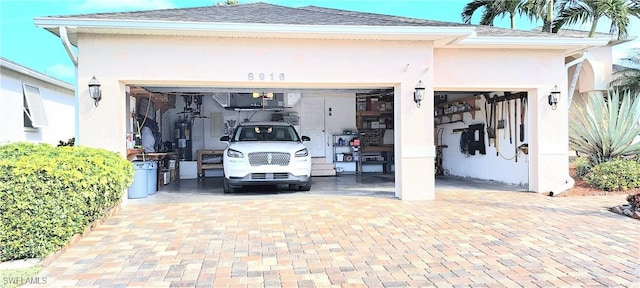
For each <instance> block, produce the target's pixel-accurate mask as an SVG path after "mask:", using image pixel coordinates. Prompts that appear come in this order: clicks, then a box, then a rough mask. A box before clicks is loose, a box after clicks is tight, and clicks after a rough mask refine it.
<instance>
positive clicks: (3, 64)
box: [0, 59, 76, 91]
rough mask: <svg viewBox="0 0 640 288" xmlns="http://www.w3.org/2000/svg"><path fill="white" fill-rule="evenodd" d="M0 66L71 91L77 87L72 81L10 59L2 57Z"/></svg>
mask: <svg viewBox="0 0 640 288" xmlns="http://www.w3.org/2000/svg"><path fill="white" fill-rule="evenodd" d="M0 67H2V69H8V70H12V71H14V72H17V73H21V74H24V75H28V76H30V77H33V78H35V79H38V80H41V81H44V82H47V83H49V84H51V85H55V86H58V87H60V88H63V89H67V90H69V91H75V89H76V88H75V86H73V85H72V84H70V83H67V82H64V81H62V80H58V79H55V78H52V77H50V76H47V75H45V74H42V73H40V72H38V71H35V70H32V69H29V68H27V67H24V66H22V65H19V64H16V63H13V62H11V61H9V60H5V59H0Z"/></svg>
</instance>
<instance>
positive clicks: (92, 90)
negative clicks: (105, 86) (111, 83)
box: [89, 76, 102, 107]
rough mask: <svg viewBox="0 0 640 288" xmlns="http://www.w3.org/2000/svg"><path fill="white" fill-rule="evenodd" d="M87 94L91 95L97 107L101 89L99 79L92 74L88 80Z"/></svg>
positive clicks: (100, 97)
mask: <svg viewBox="0 0 640 288" xmlns="http://www.w3.org/2000/svg"><path fill="white" fill-rule="evenodd" d="M89 96H91V98H92V99H93V101H94V104H95V105H96V107H98V102H100V100H101V99H102V90H100V81H98V79H96V76H93V78H91V80H90V81H89Z"/></svg>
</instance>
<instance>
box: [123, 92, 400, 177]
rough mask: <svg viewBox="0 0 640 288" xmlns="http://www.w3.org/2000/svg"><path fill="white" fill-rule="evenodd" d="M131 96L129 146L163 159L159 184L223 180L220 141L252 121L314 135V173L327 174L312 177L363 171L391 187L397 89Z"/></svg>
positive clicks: (224, 146) (135, 93) (150, 93)
mask: <svg viewBox="0 0 640 288" xmlns="http://www.w3.org/2000/svg"><path fill="white" fill-rule="evenodd" d="M254 90H255V91H259V92H251V91H254ZM128 91H129V93H128V95H127V98H128V101H127V103H128V111H129V113H127V115H131V117H130V118H129V119H128V121H127V123H128V125H127V130H128V131H127V132H128V134H129V135H128V139H130V143H128V144H127V145H128V146H132V147H133V146H137V147H138V148H142V149H145V150H148V151H146V152H147V153H146V154H145V156H144V157H149V156H150V155H159V156H158V159H159V160H161V161H160V163H159V165H160V166H159V168H158V171H159V173H160V175H158V179H165V178H166V179H168V180H167V181H165V182H173V181H177V180H186V179H201V178H207V177H222V169H221V168H222V167H223V166H222V165H223V164H222V163H221V162H220V160H221V155H222V151H223V150H224V149H225V148H226V145H227V142H225V141H221V140H220V138H221V137H222V136H224V135H230V134H232V133H233V131H234V129H235V127H236V126H237V125H238V124H239V123H243V122H247V121H287V122H290V123H292V124H293V125H294V127H295V128H296V129H297V130H298V132H299V133H300V134H301V135H305V136H310V137H311V139H312V140H311V141H309V142H306V145H311V146H308V148H309V149H310V150H311V154H312V156H313V157H314V159H313V160H314V163H313V171H319V170H322V169H326V170H327V171H329V172H328V173H317V174H313V173H312V176H326V175H336V173H338V174H340V173H344V174H360V173H363V172H365V173H381V174H388V175H386V176H387V177H385V179H391V181H393V177H389V175H391V176H392V173H393V161H394V157H393V118H394V117H393V89H392V88H379V87H372V88H357V89H317V88H314V89H311V88H307V89H302V88H296V89H292V88H284V87H283V88H270V89H266V90H265V89H263V88H261V89H258V88H246V87H228V88H220V87H215V88H213V87H181V86H172V85H167V86H147V85H130V86H129V87H128ZM359 104H362V105H359ZM150 130H152V131H150ZM143 131H147V132H149V133H143ZM311 132H313V133H311ZM309 133H311V135H309ZM344 134H347V136H348V137H347V136H340V135H344ZM149 137H153V138H154V139H153V140H152V141H149V140H148V138H149ZM341 138H342V141H339V140H340V139H341ZM355 140H359V141H355ZM143 142H144V143H149V145H142V143H143ZM141 146H144V147H141ZM345 149H346V150H345ZM162 155H165V156H162ZM365 156H366V157H365ZM160 158H165V159H160ZM145 159H148V158H145ZM163 160H166V161H163ZM169 160H170V161H169ZM336 168H338V169H336ZM174 169H175V171H174ZM163 170H165V171H167V170H168V171H167V172H169V173H168V174H169V176H164V175H163ZM367 179H368V178H367Z"/></svg>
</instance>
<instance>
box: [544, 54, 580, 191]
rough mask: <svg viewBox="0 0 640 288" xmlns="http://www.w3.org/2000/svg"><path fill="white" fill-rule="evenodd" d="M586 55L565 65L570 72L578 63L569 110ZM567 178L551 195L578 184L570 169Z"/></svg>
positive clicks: (571, 86)
mask: <svg viewBox="0 0 640 288" xmlns="http://www.w3.org/2000/svg"><path fill="white" fill-rule="evenodd" d="M586 57H587V52H586V51H585V52H584V53H582V56H580V58H578V59H575V60H573V61H571V62H569V63H567V64H565V65H564V68H565V69H566V70H567V73H568V72H569V68H571V66H573V65H577V66H576V69H575V71H574V72H573V77H572V78H571V84H570V85H569V91H568V93H567V94H568V97H567V101H568V104H567V110H569V109H570V108H571V102H572V101H573V93H574V92H575V90H576V85H577V84H578V76H580V71H581V70H582V63H584V59H585V58H586ZM566 179H567V180H566V181H567V182H566V183H565V184H563V185H560V186H559V187H556V188H554V189H551V192H550V194H549V195H550V196H558V195H559V194H560V193H562V192H565V191H567V190H569V189H571V188H572V187H573V185H575V184H576V181H575V180H573V178H571V176H570V175H569V171H568V170H567V175H566Z"/></svg>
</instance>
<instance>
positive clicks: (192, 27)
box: [34, 18, 475, 45]
mask: <svg viewBox="0 0 640 288" xmlns="http://www.w3.org/2000/svg"><path fill="white" fill-rule="evenodd" d="M34 23H35V25H36V26H38V27H40V28H44V29H46V30H49V31H50V32H52V33H54V34H56V35H59V31H58V28H59V27H69V28H71V29H70V31H74V32H70V33H76V34H77V33H113V34H150V35H166V34H169V35H190V36H233V37H242V36H243V35H245V36H250V37H256V36H258V37H267V38H268V37H274V38H277V37H287V38H294V37H295V38H314V39H322V38H327V39H343V38H344V39H352V38H357V39H381V40H438V39H442V38H447V37H466V36H470V35H474V34H475V27H466V26H465V27H449V26H446V27H424V26H357V25H298V24H262V23H241V24H242V25H239V23H211V22H176V21H148V20H97V19H68V18H35V19H34ZM76 36H77V35H72V38H74V39H75V38H76ZM73 44H74V45H76V43H75V41H73Z"/></svg>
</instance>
